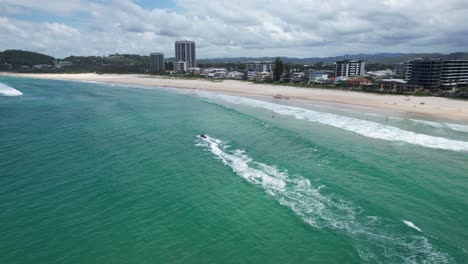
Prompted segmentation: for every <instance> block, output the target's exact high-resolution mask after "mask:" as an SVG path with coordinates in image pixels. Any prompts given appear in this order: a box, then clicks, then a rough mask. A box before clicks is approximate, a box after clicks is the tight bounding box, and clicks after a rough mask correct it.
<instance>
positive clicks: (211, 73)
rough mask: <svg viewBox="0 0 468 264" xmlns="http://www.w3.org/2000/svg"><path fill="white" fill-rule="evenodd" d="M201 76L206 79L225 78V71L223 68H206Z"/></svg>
mask: <svg viewBox="0 0 468 264" xmlns="http://www.w3.org/2000/svg"><path fill="white" fill-rule="evenodd" d="M202 76H204V77H206V78H216V79H221V78H226V76H227V69H224V68H207V69H204V70H203V73H202Z"/></svg>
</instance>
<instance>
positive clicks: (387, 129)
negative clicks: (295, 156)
mask: <svg viewBox="0 0 468 264" xmlns="http://www.w3.org/2000/svg"><path fill="white" fill-rule="evenodd" d="M199 95H200V96H202V97H205V98H208V99H215V100H216V99H217V100H223V101H225V102H228V103H233V104H242V105H248V106H251V107H255V108H263V109H267V110H270V111H273V112H274V113H277V114H281V115H284V116H290V117H293V118H296V119H300V120H306V121H310V122H316V123H320V124H323V125H327V126H331V127H335V128H340V129H344V130H347V131H350V132H353V133H356V134H358V135H361V136H365V137H368V138H375V139H381V140H387V141H400V142H406V143H409V144H413V145H419V146H422V147H426V148H433V149H444V150H452V151H468V142H465V141H458V140H452V139H448V138H444V137H437V136H431V135H425V134H419V133H415V132H412V131H408V130H404V129H400V128H397V127H393V126H390V125H386V124H380V123H377V122H373V121H369V120H362V119H357V118H353V117H347V116H341V115H337V114H331V113H325V112H318V111H314V110H309V109H303V108H298V107H293V106H287V105H280V104H275V103H269V102H264V101H260V100H254V99H249V98H242V97H237V96H230V95H223V94H213V93H199Z"/></svg>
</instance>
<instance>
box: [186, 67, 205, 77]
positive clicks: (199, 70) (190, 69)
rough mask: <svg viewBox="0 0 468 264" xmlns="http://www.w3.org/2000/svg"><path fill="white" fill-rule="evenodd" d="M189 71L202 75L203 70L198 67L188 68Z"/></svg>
mask: <svg viewBox="0 0 468 264" xmlns="http://www.w3.org/2000/svg"><path fill="white" fill-rule="evenodd" d="M187 71H188V72H189V73H190V74H192V75H201V73H202V70H201V69H200V68H198V67H194V68H188V69H187Z"/></svg>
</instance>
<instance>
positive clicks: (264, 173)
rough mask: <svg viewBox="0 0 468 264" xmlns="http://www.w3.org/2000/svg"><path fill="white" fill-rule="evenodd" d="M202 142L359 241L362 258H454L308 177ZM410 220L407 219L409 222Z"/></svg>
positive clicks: (301, 212)
mask: <svg viewBox="0 0 468 264" xmlns="http://www.w3.org/2000/svg"><path fill="white" fill-rule="evenodd" d="M197 141H198V142H197V144H196V145H197V146H199V147H202V148H204V149H205V150H206V151H209V152H211V153H212V154H213V155H214V156H215V157H216V158H217V159H219V160H221V161H222V162H223V164H224V165H226V166H228V167H230V168H231V169H232V171H233V172H235V173H236V174H237V175H238V176H240V177H242V178H243V179H245V180H246V181H247V182H249V183H251V184H253V185H256V186H259V187H261V188H262V189H263V190H264V191H265V192H266V193H267V194H268V195H269V196H271V197H274V198H275V199H276V200H277V201H278V202H279V203H280V204H281V205H283V206H286V207H288V208H290V209H291V210H292V211H293V212H294V213H295V214H296V215H297V216H298V217H300V218H301V219H302V220H303V221H304V222H305V223H307V224H309V225H310V226H312V227H315V228H319V229H323V228H326V229H331V230H335V231H337V232H340V233H342V234H345V235H347V236H349V237H351V238H352V239H353V240H355V241H356V245H357V246H356V247H357V251H358V252H359V255H360V256H361V258H362V260H363V261H365V262H370V263H377V262H382V263H451V262H452V261H453V260H452V259H451V258H450V256H448V255H447V254H445V253H443V252H439V251H437V250H436V249H434V247H433V246H432V245H431V243H430V242H429V241H428V239H427V238H425V237H424V236H422V235H414V234H412V233H406V232H403V233H401V232H400V233H396V232H395V231H394V230H397V229H398V223H400V222H399V221H397V222H390V223H388V222H387V221H386V220H384V219H382V218H379V217H376V216H366V215H363V213H362V212H363V210H362V209H361V208H358V207H357V206H355V205H353V204H352V203H350V202H347V201H344V200H342V199H340V198H337V197H334V196H332V195H324V194H322V192H321V188H322V187H323V186H318V187H314V186H313V185H312V184H311V182H310V181H309V180H308V179H306V178H304V177H294V178H293V177H290V175H289V174H288V172H287V171H282V170H279V169H277V168H276V167H274V166H270V165H267V164H264V163H260V162H257V161H254V160H253V159H252V158H250V157H249V156H248V155H247V154H246V153H245V152H244V151H242V150H239V149H236V150H231V149H230V147H229V146H228V145H227V144H226V143H225V142H223V141H221V140H219V139H216V138H212V137H210V136H208V135H206V136H205V138H201V137H199V138H198V140H197ZM405 224H406V223H405Z"/></svg>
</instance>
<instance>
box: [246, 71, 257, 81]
mask: <svg viewBox="0 0 468 264" xmlns="http://www.w3.org/2000/svg"><path fill="white" fill-rule="evenodd" d="M246 75H247V80H249V81H253V80H255V78H256V77H257V72H256V71H247V73H246Z"/></svg>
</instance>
